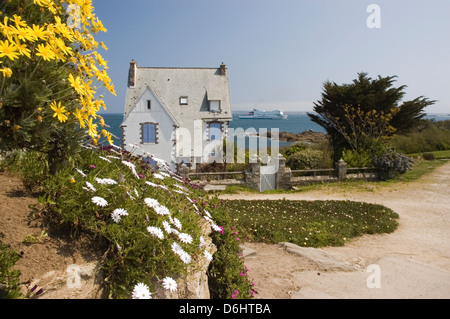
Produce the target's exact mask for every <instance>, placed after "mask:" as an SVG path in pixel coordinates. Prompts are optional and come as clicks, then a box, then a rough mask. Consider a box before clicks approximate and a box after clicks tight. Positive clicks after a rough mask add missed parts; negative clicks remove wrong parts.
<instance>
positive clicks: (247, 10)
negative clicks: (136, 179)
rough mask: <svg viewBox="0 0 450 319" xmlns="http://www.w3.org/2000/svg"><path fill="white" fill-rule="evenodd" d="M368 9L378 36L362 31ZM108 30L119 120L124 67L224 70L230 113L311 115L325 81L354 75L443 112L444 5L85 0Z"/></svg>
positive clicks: (448, 79)
mask: <svg viewBox="0 0 450 319" xmlns="http://www.w3.org/2000/svg"><path fill="white" fill-rule="evenodd" d="M370 4H377V5H378V7H379V8H380V28H369V27H368V26H367V23H366V21H367V18H368V17H369V16H370V15H371V14H372V12H367V7H368V6H369V5H370ZM93 5H94V7H95V13H96V15H97V16H98V17H99V18H100V19H101V20H102V22H103V24H104V25H105V27H106V28H107V29H108V32H106V33H99V34H97V35H96V40H97V41H104V42H105V43H106V45H107V46H108V47H109V50H108V51H100V52H101V53H102V55H103V57H104V58H105V59H106V60H107V61H108V66H109V70H108V74H109V76H110V77H111V79H112V81H113V83H114V85H115V87H116V91H117V96H116V97H115V96H112V95H110V94H105V102H106V103H107V108H108V110H107V112H108V113H122V112H123V108H124V103H125V92H126V85H127V74H128V67H129V62H130V61H131V59H134V60H135V61H136V62H137V63H138V65H139V66H146V67H152V66H155V67H156V66H167V67H219V65H220V64H221V63H222V62H224V63H225V64H226V65H227V68H228V72H229V80H230V94H231V102H232V109H233V110H248V109H251V108H253V107H262V108H276V109H281V110H284V111H311V110H312V103H313V102H315V101H317V100H319V99H320V97H321V93H322V84H323V82H324V81H326V80H330V81H332V82H336V83H338V84H342V83H350V82H351V81H352V80H353V79H355V78H356V77H357V73H358V72H367V73H368V74H369V76H370V77H372V78H376V77H377V76H378V75H381V76H392V75H396V76H398V79H397V81H396V82H395V86H400V85H406V86H407V88H406V89H405V92H406V95H405V97H404V99H405V100H410V99H413V98H416V97H418V96H425V97H427V98H429V99H431V100H437V102H436V103H435V105H433V106H430V107H428V108H427V109H426V111H427V112H428V113H450V1H449V0H433V1H426V0H422V1H419V0H370V1H366V0H127V1H124V0H93Z"/></svg>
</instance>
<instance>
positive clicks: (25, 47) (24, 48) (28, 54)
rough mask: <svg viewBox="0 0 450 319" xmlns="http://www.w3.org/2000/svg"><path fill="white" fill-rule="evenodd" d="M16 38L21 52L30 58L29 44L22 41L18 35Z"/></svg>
mask: <svg viewBox="0 0 450 319" xmlns="http://www.w3.org/2000/svg"><path fill="white" fill-rule="evenodd" d="M15 40H16V46H17V49H18V50H19V53H20V54H22V55H25V56H26V57H28V58H29V57H30V52H31V51H30V50H29V49H28V48H27V46H26V45H25V44H22V43H20V41H19V39H18V38H17V36H15Z"/></svg>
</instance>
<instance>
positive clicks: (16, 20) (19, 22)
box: [13, 14, 27, 27]
mask: <svg viewBox="0 0 450 319" xmlns="http://www.w3.org/2000/svg"><path fill="white" fill-rule="evenodd" d="M13 21H14V23H15V24H16V26H18V27H26V26H27V23H26V22H25V21H23V20H22V17H21V16H18V15H17V14H15V15H13Z"/></svg>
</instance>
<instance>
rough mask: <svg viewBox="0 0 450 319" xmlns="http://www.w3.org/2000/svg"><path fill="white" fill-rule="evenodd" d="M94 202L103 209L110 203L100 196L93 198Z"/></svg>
mask: <svg viewBox="0 0 450 319" xmlns="http://www.w3.org/2000/svg"><path fill="white" fill-rule="evenodd" d="M91 200H92V202H93V203H94V204H96V205H98V206H101V207H105V206H108V202H107V201H106V199H104V198H103V197H100V196H94V197H92V199H91Z"/></svg>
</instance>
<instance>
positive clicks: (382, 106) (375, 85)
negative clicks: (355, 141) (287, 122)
mask: <svg viewBox="0 0 450 319" xmlns="http://www.w3.org/2000/svg"><path fill="white" fill-rule="evenodd" d="M395 80H396V76H387V77H381V76H378V78H376V79H372V78H370V77H368V75H367V73H358V77H357V79H355V80H353V82H352V83H350V84H341V85H339V84H336V83H335V82H330V81H326V82H325V83H324V84H323V92H322V98H321V100H319V101H317V102H315V103H314V108H313V110H314V112H315V113H308V116H309V117H310V119H311V120H312V121H313V122H315V123H317V124H319V125H320V126H322V127H323V128H324V129H325V130H326V131H327V133H328V135H329V136H330V139H331V142H332V144H333V148H334V154H335V158H336V159H337V158H339V156H340V155H341V152H342V150H343V149H345V148H352V145H350V143H349V139H350V138H355V135H356V134H357V132H358V130H359V131H360V133H361V136H363V137H364V139H363V138H361V141H364V142H365V143H366V144H367V143H368V142H367V141H369V140H370V138H371V137H373V136H367V135H368V134H369V135H370V134H379V133H380V132H379V131H377V130H372V129H370V130H369V129H367V130H364V129H365V128H367V126H368V125H373V126H372V127H371V128H373V127H375V126H376V124H377V123H374V122H376V121H379V126H382V125H386V124H388V125H389V127H388V126H386V127H385V131H384V132H381V133H383V134H385V136H384V137H387V136H389V135H391V134H393V133H394V132H397V133H404V132H407V131H408V130H410V129H412V128H414V127H416V126H417V125H418V124H419V123H421V121H422V118H423V116H424V115H425V113H424V108H425V107H426V106H428V105H431V104H433V103H434V101H430V100H428V99H427V98H424V97H422V96H421V97H418V98H416V99H414V100H411V101H403V102H402V98H403V97H404V95H405V92H404V90H405V88H406V86H405V85H402V86H399V87H393V84H394V82H395ZM355 132H356V133H355ZM359 146H360V147H367V146H368V145H359ZM353 148H355V147H353Z"/></svg>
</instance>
